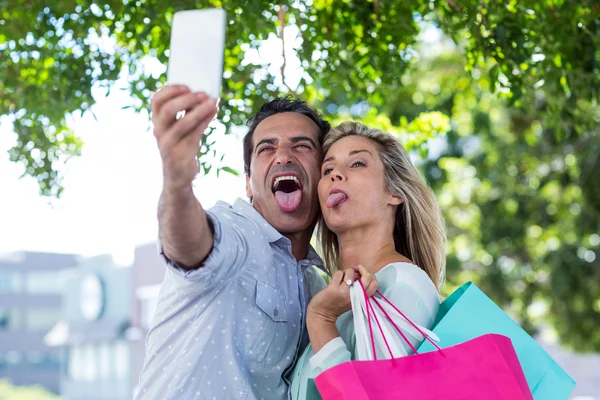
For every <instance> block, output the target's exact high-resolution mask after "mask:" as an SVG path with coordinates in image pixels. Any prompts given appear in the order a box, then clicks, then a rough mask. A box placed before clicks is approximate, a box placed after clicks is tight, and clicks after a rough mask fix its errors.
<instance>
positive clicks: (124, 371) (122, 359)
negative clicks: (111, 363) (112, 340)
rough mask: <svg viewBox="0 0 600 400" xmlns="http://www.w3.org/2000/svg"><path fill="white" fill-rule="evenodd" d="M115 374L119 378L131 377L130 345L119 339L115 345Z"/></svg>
mask: <svg viewBox="0 0 600 400" xmlns="http://www.w3.org/2000/svg"><path fill="white" fill-rule="evenodd" d="M114 351H115V357H114V360H115V375H116V377H117V378H118V379H119V380H124V379H129V346H128V345H127V342H125V341H118V342H117V343H116V344H115V346H114Z"/></svg>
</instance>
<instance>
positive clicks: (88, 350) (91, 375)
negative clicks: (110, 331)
mask: <svg viewBox="0 0 600 400" xmlns="http://www.w3.org/2000/svg"><path fill="white" fill-rule="evenodd" d="M82 347H83V348H82V353H83V365H82V367H83V380H84V381H86V382H94V381H96V380H97V379H98V368H97V367H98V357H97V356H96V346H94V345H93V344H88V345H85V346H82Z"/></svg>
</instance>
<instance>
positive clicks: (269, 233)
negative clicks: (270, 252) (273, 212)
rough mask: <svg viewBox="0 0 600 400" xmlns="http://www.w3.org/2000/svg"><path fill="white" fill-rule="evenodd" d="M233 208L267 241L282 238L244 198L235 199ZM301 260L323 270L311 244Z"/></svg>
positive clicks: (321, 262)
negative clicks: (247, 219) (253, 224)
mask: <svg viewBox="0 0 600 400" xmlns="http://www.w3.org/2000/svg"><path fill="white" fill-rule="evenodd" d="M233 209H234V210H235V211H237V212H239V213H240V214H243V215H244V216H246V217H248V218H250V219H251V220H252V221H253V222H254V223H255V224H256V225H257V226H258V227H259V228H260V230H261V231H262V232H263V233H264V234H265V236H266V238H267V240H268V241H269V243H274V242H276V241H278V240H279V239H282V238H284V236H283V235H282V234H281V233H279V231H277V229H275V228H273V227H272V226H271V224H269V223H268V222H267V220H265V219H264V218H263V216H262V215H260V213H259V212H258V211H256V208H254V207H253V206H252V204H250V203H248V202H247V201H246V200H244V199H242V198H238V199H237V200H236V201H235V203H233ZM286 240H287V239H286ZM303 261H304V263H303V264H305V265H314V266H315V267H317V268H319V269H320V270H323V271H325V267H324V264H323V260H322V259H321V257H319V255H318V254H317V252H316V251H315V249H314V248H313V247H312V246H311V245H309V246H308V254H307V255H306V258H305V259H304V260H303ZM325 272H327V271H325Z"/></svg>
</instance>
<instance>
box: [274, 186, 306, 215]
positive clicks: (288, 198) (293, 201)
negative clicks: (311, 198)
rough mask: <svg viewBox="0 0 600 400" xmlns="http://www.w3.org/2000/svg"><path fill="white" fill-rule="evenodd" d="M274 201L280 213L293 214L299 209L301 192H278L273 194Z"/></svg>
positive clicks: (298, 190)
mask: <svg viewBox="0 0 600 400" xmlns="http://www.w3.org/2000/svg"><path fill="white" fill-rule="evenodd" d="M275 200H276V201H277V204H279V208H281V210H282V211H284V212H294V211H296V210H297V209H298V207H300V203H301V202H302V190H300V189H297V190H294V191H293V192H291V193H286V192H282V191H281V190H278V191H277V192H275Z"/></svg>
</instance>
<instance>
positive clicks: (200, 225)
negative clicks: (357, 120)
mask: <svg viewBox="0 0 600 400" xmlns="http://www.w3.org/2000/svg"><path fill="white" fill-rule="evenodd" d="M158 229H159V238H160V241H161V244H162V246H163V251H164V253H165V255H166V256H167V257H168V258H169V259H171V260H173V261H175V262H177V263H178V264H179V265H180V266H182V267H184V268H189V269H193V268H197V267H199V265H200V263H201V262H202V261H203V260H204V259H205V258H206V257H207V256H208V254H209V253H210V251H211V249H212V245H213V236H212V231H211V229H210V227H209V223H208V219H207V217H206V212H205V211H204V209H203V208H202V205H201V204H200V202H199V201H198V199H197V198H196V196H195V195H194V192H193V190H192V187H191V185H190V187H189V188H185V189H184V190H181V189H178V190H173V189H169V188H166V187H165V188H163V191H162V193H161V196H160V200H159V204H158Z"/></svg>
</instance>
